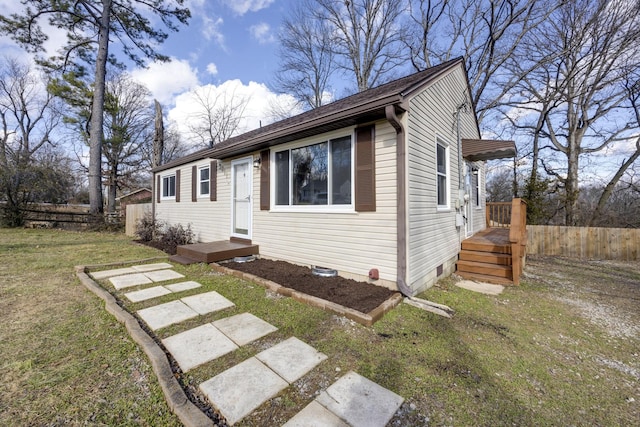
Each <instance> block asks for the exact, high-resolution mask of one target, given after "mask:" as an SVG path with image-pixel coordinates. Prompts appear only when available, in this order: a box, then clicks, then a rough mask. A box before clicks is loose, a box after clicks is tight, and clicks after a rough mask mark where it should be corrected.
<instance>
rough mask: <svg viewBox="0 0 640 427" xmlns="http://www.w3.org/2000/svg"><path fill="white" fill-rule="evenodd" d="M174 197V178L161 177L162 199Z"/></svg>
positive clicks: (170, 176) (169, 176)
mask: <svg viewBox="0 0 640 427" xmlns="http://www.w3.org/2000/svg"><path fill="white" fill-rule="evenodd" d="M174 197H176V176H175V175H167V176H163V177H162V198H163V199H170V198H174Z"/></svg>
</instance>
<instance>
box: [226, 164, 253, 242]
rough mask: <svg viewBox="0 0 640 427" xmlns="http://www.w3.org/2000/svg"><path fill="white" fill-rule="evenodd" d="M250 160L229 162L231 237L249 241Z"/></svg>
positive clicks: (250, 203) (250, 204) (250, 205)
mask: <svg viewBox="0 0 640 427" xmlns="http://www.w3.org/2000/svg"><path fill="white" fill-rule="evenodd" d="M251 164H252V158H251V157H248V158H245V159H240V160H234V161H233V162H231V177H232V178H231V235H232V236H234V237H240V238H243V239H251V212H252V210H253V209H252V206H253V204H252V200H251V189H252V183H253V177H252V169H251Z"/></svg>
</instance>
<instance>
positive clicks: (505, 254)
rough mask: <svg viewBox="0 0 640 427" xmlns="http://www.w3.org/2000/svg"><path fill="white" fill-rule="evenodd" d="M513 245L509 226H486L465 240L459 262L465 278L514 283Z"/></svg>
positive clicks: (461, 273) (459, 267)
mask: <svg viewBox="0 0 640 427" xmlns="http://www.w3.org/2000/svg"><path fill="white" fill-rule="evenodd" d="M512 263H513V260H512V257H511V245H510V244H509V230H508V229H494V228H490V229H486V230H483V231H481V232H479V233H478V234H476V235H474V236H472V237H471V238H469V239H466V240H464V241H463V242H462V250H461V251H460V253H459V254H458V262H457V263H456V267H457V274H458V275H459V276H461V277H463V278H465V279H469V280H476V281H481V282H488V283H496V284H500V285H513V268H512Z"/></svg>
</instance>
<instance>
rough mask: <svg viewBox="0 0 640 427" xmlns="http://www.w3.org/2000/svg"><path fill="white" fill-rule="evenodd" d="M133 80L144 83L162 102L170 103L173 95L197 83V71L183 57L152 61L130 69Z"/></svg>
mask: <svg viewBox="0 0 640 427" xmlns="http://www.w3.org/2000/svg"><path fill="white" fill-rule="evenodd" d="M131 76H132V77H133V79H134V80H136V81H138V82H140V83H142V84H143V85H145V86H146V87H147V88H148V89H149V90H150V91H151V93H152V94H153V96H154V98H156V99H157V100H158V101H159V102H160V103H162V104H171V103H172V102H173V98H174V96H175V95H177V94H179V93H182V92H185V91H188V90H189V89H191V88H193V87H195V86H197V85H198V72H197V70H195V69H193V68H192V67H191V65H189V62H188V61H186V60H184V59H173V60H172V61H171V62H168V63H155V62H154V63H152V64H150V65H149V67H148V68H136V69H134V70H133V71H131Z"/></svg>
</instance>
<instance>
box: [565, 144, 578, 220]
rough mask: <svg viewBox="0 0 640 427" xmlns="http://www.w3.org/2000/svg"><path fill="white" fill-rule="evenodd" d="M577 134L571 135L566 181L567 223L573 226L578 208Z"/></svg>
mask: <svg viewBox="0 0 640 427" xmlns="http://www.w3.org/2000/svg"><path fill="white" fill-rule="evenodd" d="M576 139H577V136H576V135H570V136H569V147H568V148H567V163H568V165H567V179H566V181H565V198H566V202H565V225H567V226H569V227H571V226H575V225H577V223H576V222H577V218H578V215H577V213H578V212H577V210H578V193H579V187H578V185H579V183H578V167H579V155H580V149H579V147H577V146H576V142H575V141H576Z"/></svg>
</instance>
